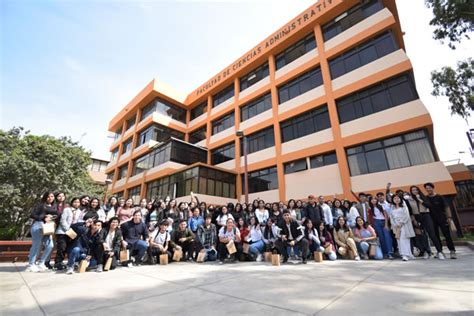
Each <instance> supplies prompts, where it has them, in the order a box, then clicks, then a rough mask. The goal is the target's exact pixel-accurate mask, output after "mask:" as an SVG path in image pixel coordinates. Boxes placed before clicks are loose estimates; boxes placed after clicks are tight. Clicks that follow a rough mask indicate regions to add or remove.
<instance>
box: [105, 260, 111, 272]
mask: <svg viewBox="0 0 474 316" xmlns="http://www.w3.org/2000/svg"><path fill="white" fill-rule="evenodd" d="M111 266H112V257H109V258H108V259H107V261H106V262H105V266H104V271H109V270H110V267H111Z"/></svg>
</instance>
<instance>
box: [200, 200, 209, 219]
mask: <svg viewBox="0 0 474 316" xmlns="http://www.w3.org/2000/svg"><path fill="white" fill-rule="evenodd" d="M199 210H200V212H201V216H202V217H206V216H207V215H209V211H208V210H207V204H206V202H201V203H199Z"/></svg>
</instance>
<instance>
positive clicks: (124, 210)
mask: <svg viewBox="0 0 474 316" xmlns="http://www.w3.org/2000/svg"><path fill="white" fill-rule="evenodd" d="M134 211H135V209H134V208H133V200H132V199H127V200H126V201H125V205H124V206H123V207H119V209H118V211H117V217H118V218H119V220H120V225H122V224H123V223H125V222H128V221H129V220H131V219H132V216H133V212H134Z"/></svg>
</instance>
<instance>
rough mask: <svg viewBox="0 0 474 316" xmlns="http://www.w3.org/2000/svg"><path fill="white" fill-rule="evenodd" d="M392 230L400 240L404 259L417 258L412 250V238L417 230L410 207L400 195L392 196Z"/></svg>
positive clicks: (400, 250) (399, 243)
mask: <svg viewBox="0 0 474 316" xmlns="http://www.w3.org/2000/svg"><path fill="white" fill-rule="evenodd" d="M390 220H391V222H392V230H393V232H394V234H395V236H396V238H397V241H398V249H399V252H400V255H401V256H402V260H403V261H408V260H409V259H415V257H414V256H413V253H412V252H411V243H410V238H412V237H415V231H414V230H413V225H412V223H411V219H410V213H409V212H408V208H407V207H406V205H405V204H404V203H403V202H402V199H401V198H400V197H399V196H398V195H394V196H393V197H392V212H391V214H390Z"/></svg>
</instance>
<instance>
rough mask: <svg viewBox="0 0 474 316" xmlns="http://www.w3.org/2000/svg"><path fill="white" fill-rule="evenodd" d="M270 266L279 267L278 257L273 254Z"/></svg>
mask: <svg viewBox="0 0 474 316" xmlns="http://www.w3.org/2000/svg"><path fill="white" fill-rule="evenodd" d="M272 265H273V266H279V265H280V255H279V254H277V253H275V254H272Z"/></svg>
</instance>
